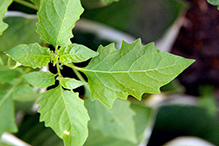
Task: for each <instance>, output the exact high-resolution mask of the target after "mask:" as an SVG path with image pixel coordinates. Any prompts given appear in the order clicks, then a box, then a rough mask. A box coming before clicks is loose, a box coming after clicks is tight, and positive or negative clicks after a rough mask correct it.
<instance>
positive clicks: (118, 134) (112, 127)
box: [85, 99, 137, 143]
mask: <svg viewBox="0 0 219 146" xmlns="http://www.w3.org/2000/svg"><path fill="white" fill-rule="evenodd" d="M85 103H86V107H87V109H88V112H89V116H90V117H91V120H90V121H89V126H90V127H91V128H92V129H94V130H99V131H101V132H102V133H103V135H104V136H105V137H113V138H118V139H123V140H127V141H131V142H133V143H137V138H136V133H135V124H134V120H133V117H134V115H135V113H134V112H133V111H132V110H131V108H130V102H128V101H122V100H119V99H118V100H116V102H115V104H114V106H113V108H112V109H109V108H107V107H106V106H104V105H103V104H102V103H101V102H99V101H93V102H91V101H90V100H86V102H85Z"/></svg>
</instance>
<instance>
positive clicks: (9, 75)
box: [0, 66, 19, 83]
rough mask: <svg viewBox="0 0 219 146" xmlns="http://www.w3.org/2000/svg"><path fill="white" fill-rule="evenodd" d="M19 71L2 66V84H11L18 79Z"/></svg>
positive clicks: (0, 67) (0, 79) (0, 76)
mask: <svg viewBox="0 0 219 146" xmlns="http://www.w3.org/2000/svg"><path fill="white" fill-rule="evenodd" d="M18 74H19V71H18V70H16V69H10V68H9V67H7V66H0V83H5V82H10V81H12V80H13V79H14V78H16V77H17V75H18Z"/></svg>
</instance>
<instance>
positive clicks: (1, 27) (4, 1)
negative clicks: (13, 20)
mask: <svg viewBox="0 0 219 146" xmlns="http://www.w3.org/2000/svg"><path fill="white" fill-rule="evenodd" d="M11 3H12V0H0V35H2V33H3V32H4V31H5V30H6V29H7V28H8V24H6V23H4V22H3V21H2V19H3V17H4V15H5V12H6V11H7V9H8V6H9V5H10V4H11Z"/></svg>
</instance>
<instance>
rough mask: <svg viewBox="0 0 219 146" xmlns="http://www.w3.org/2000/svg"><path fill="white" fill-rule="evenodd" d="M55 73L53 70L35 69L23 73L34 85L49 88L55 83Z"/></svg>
mask: <svg viewBox="0 0 219 146" xmlns="http://www.w3.org/2000/svg"><path fill="white" fill-rule="evenodd" d="M55 76H56V75H55V74H53V73H51V72H49V71H48V72H44V71H35V72H31V73H28V74H25V75H23V77H24V79H26V80H27V82H28V83H30V84H31V85H33V86H36V87H38V88H47V87H49V86H51V85H54V84H55Z"/></svg>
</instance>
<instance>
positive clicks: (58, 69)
mask: <svg viewBox="0 0 219 146" xmlns="http://www.w3.org/2000/svg"><path fill="white" fill-rule="evenodd" d="M56 69H57V72H58V75H59V76H60V77H62V74H61V70H60V68H59V63H56Z"/></svg>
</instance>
